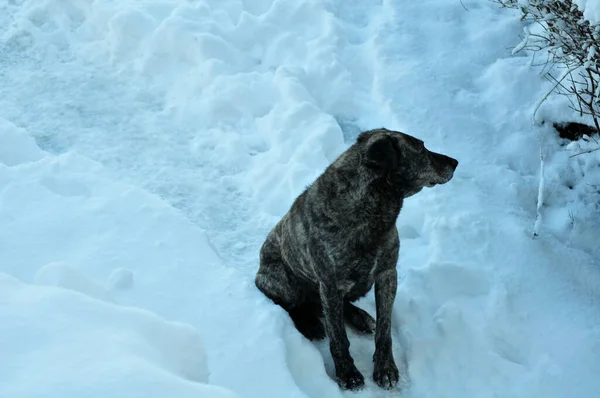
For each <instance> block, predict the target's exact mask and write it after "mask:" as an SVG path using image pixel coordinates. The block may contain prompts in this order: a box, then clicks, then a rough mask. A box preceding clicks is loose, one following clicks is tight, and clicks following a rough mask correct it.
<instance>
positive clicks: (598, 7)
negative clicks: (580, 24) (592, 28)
mask: <svg viewBox="0 0 600 398" xmlns="http://www.w3.org/2000/svg"><path fill="white" fill-rule="evenodd" d="M573 3H574V4H576V5H577V7H578V8H579V9H580V10H581V11H583V17H584V18H585V19H586V20H588V21H590V23H592V24H597V23H598V22H600V1H598V0H574V1H573Z"/></svg>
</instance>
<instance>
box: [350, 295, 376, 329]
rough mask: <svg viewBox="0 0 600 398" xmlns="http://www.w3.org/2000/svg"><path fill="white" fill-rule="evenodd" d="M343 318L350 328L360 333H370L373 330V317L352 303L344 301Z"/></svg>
mask: <svg viewBox="0 0 600 398" xmlns="http://www.w3.org/2000/svg"><path fill="white" fill-rule="evenodd" d="M344 318H345V319H346V322H347V323H348V324H349V325H350V326H351V327H352V328H354V329H356V330H357V331H359V332H361V333H367V334H371V333H373V332H374V331H375V319H374V318H373V317H372V316H371V315H369V313H368V312H367V311H365V310H363V309H361V308H358V307H356V306H355V305H354V304H350V303H346V305H345V306H344Z"/></svg>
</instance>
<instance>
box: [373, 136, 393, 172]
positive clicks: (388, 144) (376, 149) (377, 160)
mask: <svg viewBox="0 0 600 398" xmlns="http://www.w3.org/2000/svg"><path fill="white" fill-rule="evenodd" d="M396 145H397V144H396V142H395V141H394V139H393V138H391V137H382V138H380V139H378V140H375V141H374V142H372V143H371V144H369V146H368V147H367V153H366V157H367V164H368V165H370V166H374V167H377V168H381V169H386V170H394V169H396V168H397V167H398V161H399V159H398V151H397V150H396Z"/></svg>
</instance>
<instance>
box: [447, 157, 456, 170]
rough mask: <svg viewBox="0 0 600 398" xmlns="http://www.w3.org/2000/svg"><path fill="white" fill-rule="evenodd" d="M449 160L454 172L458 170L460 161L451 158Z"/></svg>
mask: <svg viewBox="0 0 600 398" xmlns="http://www.w3.org/2000/svg"><path fill="white" fill-rule="evenodd" d="M448 160H449V161H450V167H452V170H456V168H457V167H458V160H456V159H454V158H451V157H448Z"/></svg>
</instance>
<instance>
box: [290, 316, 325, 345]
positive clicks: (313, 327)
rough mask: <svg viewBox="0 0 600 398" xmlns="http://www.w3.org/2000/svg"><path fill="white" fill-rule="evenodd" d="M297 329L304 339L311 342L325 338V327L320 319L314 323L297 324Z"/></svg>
mask: <svg viewBox="0 0 600 398" xmlns="http://www.w3.org/2000/svg"><path fill="white" fill-rule="evenodd" d="M296 328H297V329H298V331H299V332H300V333H302V335H304V337H306V338H307V339H309V340H311V341H313V340H323V339H324V338H325V327H324V326H323V323H321V321H320V320H319V319H318V318H317V319H314V320H313V321H312V322H304V323H300V324H296Z"/></svg>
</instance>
